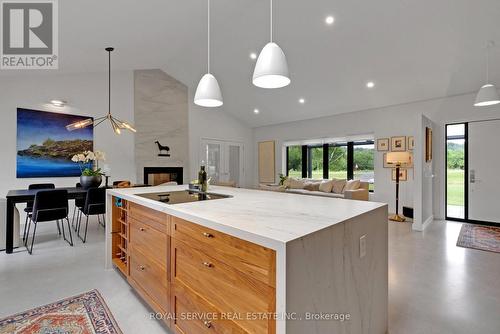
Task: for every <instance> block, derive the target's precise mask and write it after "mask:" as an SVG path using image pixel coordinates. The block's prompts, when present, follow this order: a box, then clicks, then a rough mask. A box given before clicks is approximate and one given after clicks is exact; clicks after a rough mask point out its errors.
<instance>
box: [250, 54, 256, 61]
mask: <svg viewBox="0 0 500 334" xmlns="http://www.w3.org/2000/svg"><path fill="white" fill-rule="evenodd" d="M250 59H253V60H255V59H257V54H256V53H255V52H252V53H251V54H250Z"/></svg>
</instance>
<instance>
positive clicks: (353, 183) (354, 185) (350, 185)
mask: <svg viewBox="0 0 500 334" xmlns="http://www.w3.org/2000/svg"><path fill="white" fill-rule="evenodd" d="M360 184H361V182H360V181H359V180H349V181H347V183H346V185H345V187H344V191H346V190H356V189H359V186H360Z"/></svg>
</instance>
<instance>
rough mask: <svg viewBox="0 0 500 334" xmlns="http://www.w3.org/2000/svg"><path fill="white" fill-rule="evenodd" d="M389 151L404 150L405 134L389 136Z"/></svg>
mask: <svg viewBox="0 0 500 334" xmlns="http://www.w3.org/2000/svg"><path fill="white" fill-rule="evenodd" d="M391 151H392V152H404V151H406V136H400V137H391Z"/></svg>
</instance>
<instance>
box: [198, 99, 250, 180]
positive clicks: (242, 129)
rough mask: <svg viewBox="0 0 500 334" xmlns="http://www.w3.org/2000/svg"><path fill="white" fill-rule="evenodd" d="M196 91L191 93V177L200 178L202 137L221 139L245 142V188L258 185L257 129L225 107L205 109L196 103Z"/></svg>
mask: <svg viewBox="0 0 500 334" xmlns="http://www.w3.org/2000/svg"><path fill="white" fill-rule="evenodd" d="M192 101H193V92H192V91H190V92H189V152H190V153H189V157H190V170H191V173H190V175H191V179H197V178H198V171H199V168H200V142H201V139H220V140H226V141H235V142H240V143H243V144H244V151H245V152H244V173H245V182H244V184H243V185H242V187H250V186H252V185H253V184H254V182H253V179H254V163H253V160H254V158H253V153H254V149H253V148H254V140H253V130H252V129H251V128H250V127H249V126H247V125H245V124H243V123H242V122H240V121H239V120H237V119H236V118H234V117H232V116H231V115H229V114H227V113H226V112H224V109H223V107H221V108H202V107H199V106H197V105H195V104H194V103H193V102H192Z"/></svg>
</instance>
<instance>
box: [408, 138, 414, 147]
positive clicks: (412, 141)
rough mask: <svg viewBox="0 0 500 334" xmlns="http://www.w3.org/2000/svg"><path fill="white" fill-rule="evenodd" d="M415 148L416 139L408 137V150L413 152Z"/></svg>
mask: <svg viewBox="0 0 500 334" xmlns="http://www.w3.org/2000/svg"><path fill="white" fill-rule="evenodd" d="M414 148H415V137H413V136H410V137H408V150H413V149H414Z"/></svg>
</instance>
